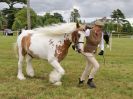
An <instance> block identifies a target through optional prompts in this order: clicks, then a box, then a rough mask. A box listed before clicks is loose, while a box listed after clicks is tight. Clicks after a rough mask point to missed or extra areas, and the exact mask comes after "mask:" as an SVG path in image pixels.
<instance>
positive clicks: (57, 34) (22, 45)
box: [17, 23, 85, 85]
mask: <svg viewBox="0 0 133 99" xmlns="http://www.w3.org/2000/svg"><path fill="white" fill-rule="evenodd" d="M84 31H85V26H83V25H82V26H80V25H79V24H78V23H77V24H76V23H63V24H57V25H53V26H48V27H43V28H36V29H33V30H23V31H22V33H21V34H20V35H19V36H18V39H17V49H18V57H19V60H18V75H17V78H18V79H20V80H24V79H25V77H24V75H23V73H22V62H23V58H24V57H25V56H26V62H27V68H26V72H27V75H29V76H31V77H33V76H34V70H33V68H32V64H31V60H32V58H41V59H46V60H48V62H49V63H50V64H51V65H52V66H53V68H54V70H53V71H52V72H51V73H50V75H49V81H50V82H51V83H53V84H55V85H61V81H60V79H61V77H62V75H64V73H65V71H64V69H63V68H62V66H61V65H60V61H62V60H63V59H64V58H65V56H66V55H67V53H68V48H69V47H70V45H71V43H74V44H75V45H76V44H78V47H77V49H81V50H82V49H83V44H82V43H80V42H83V41H84V36H85V33H84Z"/></svg>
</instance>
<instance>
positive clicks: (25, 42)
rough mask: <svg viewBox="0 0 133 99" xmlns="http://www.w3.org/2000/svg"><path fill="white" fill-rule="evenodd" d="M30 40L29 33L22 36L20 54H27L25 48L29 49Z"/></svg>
mask: <svg viewBox="0 0 133 99" xmlns="http://www.w3.org/2000/svg"><path fill="white" fill-rule="evenodd" d="M30 40H31V35H30V34H29V35H27V36H24V37H23V38H22V41H21V46H22V55H23V56H25V55H26V54H27V50H29V47H30Z"/></svg>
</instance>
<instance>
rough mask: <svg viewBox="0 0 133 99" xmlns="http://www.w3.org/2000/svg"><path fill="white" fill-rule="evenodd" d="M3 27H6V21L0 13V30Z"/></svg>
mask: <svg viewBox="0 0 133 99" xmlns="http://www.w3.org/2000/svg"><path fill="white" fill-rule="evenodd" d="M4 25H6V19H5V17H4V15H3V13H2V12H1V11H0V29H3V28H4Z"/></svg>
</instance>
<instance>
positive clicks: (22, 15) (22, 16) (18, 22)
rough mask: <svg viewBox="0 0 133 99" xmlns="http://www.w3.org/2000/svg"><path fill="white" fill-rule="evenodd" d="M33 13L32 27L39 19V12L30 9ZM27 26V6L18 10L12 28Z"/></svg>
mask: <svg viewBox="0 0 133 99" xmlns="http://www.w3.org/2000/svg"><path fill="white" fill-rule="evenodd" d="M30 13H31V27H32V28H34V27H35V26H36V21H37V14H36V13H35V12H34V11H33V10H32V9H30ZM26 26H27V8H23V9H22V10H20V11H18V13H17V14H16V15H15V21H14V23H13V26H12V29H14V30H17V29H22V28H25V27H26Z"/></svg>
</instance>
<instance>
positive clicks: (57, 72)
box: [49, 60, 65, 85]
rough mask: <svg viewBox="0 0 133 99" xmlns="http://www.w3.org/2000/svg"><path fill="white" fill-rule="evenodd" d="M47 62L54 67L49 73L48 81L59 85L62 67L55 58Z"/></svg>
mask: <svg viewBox="0 0 133 99" xmlns="http://www.w3.org/2000/svg"><path fill="white" fill-rule="evenodd" d="M49 63H50V64H51V65H52V66H53V67H54V70H53V71H52V72H51V73H50V75H49V81H50V82H51V83H53V84H54V85H61V84H62V82H61V81H60V80H61V77H62V76H63V75H64V74H65V71H64V69H63V68H62V67H61V65H60V63H59V62H58V61H57V60H53V61H49Z"/></svg>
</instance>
